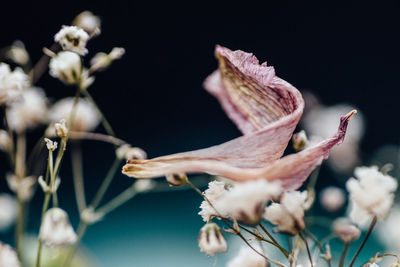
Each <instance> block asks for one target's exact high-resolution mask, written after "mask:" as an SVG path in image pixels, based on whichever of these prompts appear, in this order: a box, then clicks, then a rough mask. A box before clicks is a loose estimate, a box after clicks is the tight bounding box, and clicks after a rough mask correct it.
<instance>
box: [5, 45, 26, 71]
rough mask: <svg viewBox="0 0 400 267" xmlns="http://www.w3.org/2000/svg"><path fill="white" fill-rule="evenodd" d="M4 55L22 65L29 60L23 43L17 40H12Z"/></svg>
mask: <svg viewBox="0 0 400 267" xmlns="http://www.w3.org/2000/svg"><path fill="white" fill-rule="evenodd" d="M5 56H6V57H7V58H9V59H11V60H12V61H14V62H15V63H17V64H19V65H22V66H24V65H26V64H28V63H29V60H30V59H29V54H28V51H26V49H25V45H24V43H23V42H21V41H18V40H17V41H14V42H13V44H12V45H11V46H10V47H9V48H8V50H7V51H6V54H5Z"/></svg>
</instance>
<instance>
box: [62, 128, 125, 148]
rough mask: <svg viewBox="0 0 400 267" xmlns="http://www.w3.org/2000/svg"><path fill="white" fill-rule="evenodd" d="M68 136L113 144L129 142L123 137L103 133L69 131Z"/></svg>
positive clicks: (120, 144)
mask: <svg viewBox="0 0 400 267" xmlns="http://www.w3.org/2000/svg"><path fill="white" fill-rule="evenodd" d="M68 136H69V138H70V139H76V140H82V139H87V140H94V141H102V142H106V143H110V144H113V145H115V146H122V145H126V144H128V143H127V142H125V141H124V140H122V139H119V138H116V137H114V136H111V135H106V134H101V133H91V132H76V131H71V132H69V135H68Z"/></svg>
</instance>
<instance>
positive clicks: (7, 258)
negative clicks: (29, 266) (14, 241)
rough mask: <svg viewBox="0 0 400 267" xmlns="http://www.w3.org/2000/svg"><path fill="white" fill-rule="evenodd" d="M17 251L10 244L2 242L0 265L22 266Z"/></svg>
mask: <svg viewBox="0 0 400 267" xmlns="http://www.w3.org/2000/svg"><path fill="white" fill-rule="evenodd" d="M20 266H21V263H20V262H19V260H18V256H17V253H16V252H15V251H14V249H12V248H11V247H10V246H9V245H7V244H4V243H2V242H0V267H20Z"/></svg>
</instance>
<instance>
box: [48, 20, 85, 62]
mask: <svg viewBox="0 0 400 267" xmlns="http://www.w3.org/2000/svg"><path fill="white" fill-rule="evenodd" d="M88 40H89V34H87V32H85V31H84V30H83V29H81V28H79V27H77V26H65V25H64V26H62V28H61V30H60V31H59V32H58V33H57V34H56V35H55V36H54V41H56V42H58V43H59V44H60V45H61V47H62V48H63V49H64V50H68V51H72V52H75V53H78V54H80V55H82V56H84V55H86V54H87V52H88V50H87V49H86V43H87V41H88Z"/></svg>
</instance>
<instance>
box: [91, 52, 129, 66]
mask: <svg viewBox="0 0 400 267" xmlns="http://www.w3.org/2000/svg"><path fill="white" fill-rule="evenodd" d="M124 54H125V49H124V48H122V47H114V48H113V49H112V50H111V52H110V53H109V54H106V53H103V52H100V53H97V54H96V55H95V56H94V57H93V58H92V59H91V60H90V69H91V70H92V71H98V70H99V71H101V70H104V69H106V68H107V67H108V66H110V64H111V63H112V62H113V61H114V60H117V59H120V58H121V57H122V56H123V55H124Z"/></svg>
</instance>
